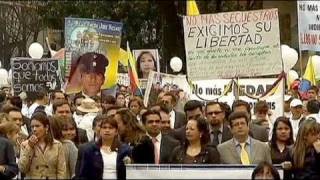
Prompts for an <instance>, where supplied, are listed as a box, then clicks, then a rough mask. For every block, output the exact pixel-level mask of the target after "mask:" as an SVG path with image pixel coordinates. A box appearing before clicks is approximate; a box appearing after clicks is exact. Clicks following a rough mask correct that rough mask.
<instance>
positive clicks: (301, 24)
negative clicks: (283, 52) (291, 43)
mask: <svg viewBox="0 0 320 180" xmlns="http://www.w3.org/2000/svg"><path fill="white" fill-rule="evenodd" d="M297 3H298V4H297V8H298V29H299V48H300V50H312V51H320V1H297Z"/></svg>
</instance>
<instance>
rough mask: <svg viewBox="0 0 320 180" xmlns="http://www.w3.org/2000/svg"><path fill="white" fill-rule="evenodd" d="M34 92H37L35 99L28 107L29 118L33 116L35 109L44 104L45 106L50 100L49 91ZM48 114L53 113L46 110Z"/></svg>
mask: <svg viewBox="0 0 320 180" xmlns="http://www.w3.org/2000/svg"><path fill="white" fill-rule="evenodd" d="M34 94H35V97H34V101H33V103H32V104H31V106H30V107H29V109H28V114H27V117H28V118H31V116H32V114H33V113H34V111H35V110H36V108H37V107H38V106H43V107H44V108H45V107H46V105H48V102H49V99H48V94H47V91H45V90H42V91H39V92H37V93H34ZM46 114H47V115H52V113H50V112H46Z"/></svg>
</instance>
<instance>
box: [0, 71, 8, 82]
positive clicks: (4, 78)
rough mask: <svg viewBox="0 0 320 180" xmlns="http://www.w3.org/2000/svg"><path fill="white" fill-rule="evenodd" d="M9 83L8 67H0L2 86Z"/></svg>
mask: <svg viewBox="0 0 320 180" xmlns="http://www.w3.org/2000/svg"><path fill="white" fill-rule="evenodd" d="M3 85H8V71H7V70H6V69H3V68H1V69H0V86H3Z"/></svg>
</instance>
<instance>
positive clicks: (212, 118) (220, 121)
mask: <svg viewBox="0 0 320 180" xmlns="http://www.w3.org/2000/svg"><path fill="white" fill-rule="evenodd" d="M205 114H206V118H207V121H208V124H209V130H210V145H213V146H217V145H218V144H221V143H223V142H225V141H227V140H229V139H231V138H232V133H231V131H230V128H229V127H228V125H227V124H226V122H225V118H226V114H225V108H224V106H223V105H222V104H221V103H220V102H209V103H208V104H207V105H206V108H205Z"/></svg>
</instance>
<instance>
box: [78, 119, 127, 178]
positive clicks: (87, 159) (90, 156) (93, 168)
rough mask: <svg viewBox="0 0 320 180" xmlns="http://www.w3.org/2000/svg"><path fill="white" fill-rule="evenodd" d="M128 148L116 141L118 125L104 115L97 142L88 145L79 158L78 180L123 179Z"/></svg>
mask: <svg viewBox="0 0 320 180" xmlns="http://www.w3.org/2000/svg"><path fill="white" fill-rule="evenodd" d="M129 155H130V147H129V146H128V145H127V144H123V143H121V142H120V141H119V139H118V124H117V121H116V120H115V119H114V117H111V116H109V117H107V116H106V115H104V117H103V118H102V121H101V125H100V135H99V140H98V141H97V142H92V143H89V144H88V145H87V146H86V147H85V148H84V149H83V154H82V156H81V160H80V161H81V165H80V170H79V175H76V177H79V178H80V179H125V177H126V171H125V165H124V160H125V158H127V157H129Z"/></svg>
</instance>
